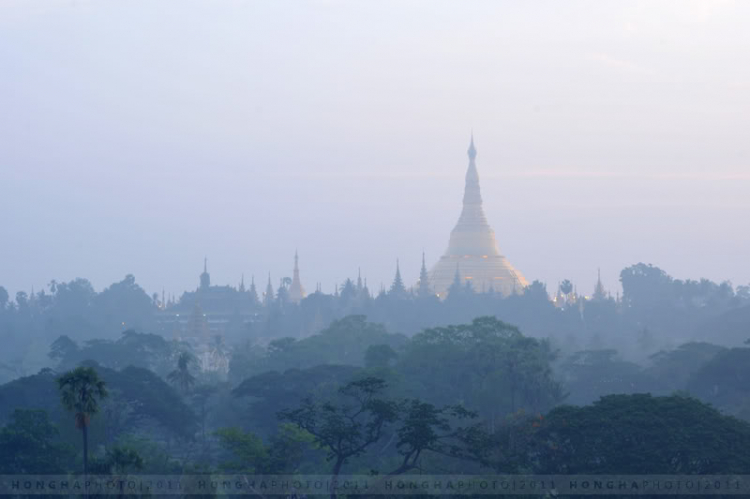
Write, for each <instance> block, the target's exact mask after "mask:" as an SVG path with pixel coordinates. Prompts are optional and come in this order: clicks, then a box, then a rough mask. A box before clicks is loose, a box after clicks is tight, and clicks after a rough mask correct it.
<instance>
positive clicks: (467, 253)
mask: <svg viewBox="0 0 750 499" xmlns="http://www.w3.org/2000/svg"><path fill="white" fill-rule="evenodd" d="M468 154H469V169H468V170H467V171H466V186H465V188H464V200H463V210H462V211H461V216H460V217H459V219H458V223H457V224H456V226H455V227H454V228H453V231H451V237H450V240H449V242H448V250H447V251H446V252H445V254H444V255H443V256H442V257H441V258H440V260H438V262H437V263H436V264H435V266H434V267H433V268H432V270H431V271H430V284H431V285H432V288H433V289H434V291H435V293H436V294H437V295H438V296H439V297H440V298H445V297H446V296H447V294H448V289H449V288H450V286H451V284H453V283H454V281H455V279H456V274H457V273H458V276H459V278H460V279H461V281H462V282H463V283H469V284H470V285H471V287H472V289H473V290H474V291H475V292H477V293H479V292H489V291H494V292H497V293H502V294H503V295H504V296H508V295H511V294H514V293H521V292H522V291H523V288H524V287H526V286H527V285H528V282H526V278H525V277H524V276H523V275H522V274H521V272H519V271H518V270H516V269H515V268H514V267H513V265H511V264H510V262H509V261H508V260H507V258H505V256H503V255H502V254H501V253H500V250H499V249H498V246H497V242H496V241H495V231H493V230H492V227H490V225H489V223H487V217H485V215H484V209H483V208H482V194H481V192H480V189H479V174H478V173H477V166H476V162H475V160H476V157H477V151H476V149H475V148H474V136H473V135H472V137H471V144H470V145H469V150H468Z"/></svg>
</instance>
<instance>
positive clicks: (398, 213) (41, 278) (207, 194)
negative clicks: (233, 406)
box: [0, 0, 750, 294]
mask: <svg viewBox="0 0 750 499" xmlns="http://www.w3.org/2000/svg"><path fill="white" fill-rule="evenodd" d="M748 22H750V2H747V1H745V2H743V1H735V2H733V1H713V2H711V1H691V0H677V1H671V2H666V1H658V0H645V1H620V2H615V1H611V2H601V1H598V0H595V1H590V2H577V1H567V2H557V1H555V2H553V1H548V2H541V1H513V2H502V1H466V0H460V1H458V0H457V1H452V2H440V1H434V0H429V1H419V2H418V1H404V0H398V1H393V2H389V1H384V0H377V1H351V2H345V1H335V0H325V1H323V0H319V1H307V2H302V1H297V2H285V1H279V0H272V1H271V0H269V1H253V2H250V1H245V2H243V1H236V0H232V1H230V0H223V1H208V0H206V1H202V2H198V1H187V0H180V1H158V2H154V1H150V0H149V1H141V2H138V1H84V0H66V1H53V0H45V1H34V0H2V1H0V210H1V211H2V215H3V216H2V221H1V222H0V285H2V286H5V287H6V288H7V289H8V290H9V291H10V292H11V293H13V294H15V292H16V291H19V290H25V291H29V290H30V288H31V287H32V286H34V287H35V288H36V289H37V290H39V289H40V288H42V287H44V286H45V285H46V284H47V283H48V282H49V281H50V280H52V279H56V280H58V281H67V280H70V279H73V278H75V277H86V278H88V279H90V280H91V281H92V283H93V284H94V286H95V288H96V289H97V290H101V289H102V288H103V287H105V286H107V285H109V284H111V283H112V282H114V281H119V280H121V279H122V278H123V277H124V276H125V275H126V274H129V273H132V274H134V275H135V276H136V280H137V281H138V282H139V283H140V284H141V285H142V286H144V288H145V289H146V290H147V291H148V292H149V293H152V292H155V291H159V292H161V289H162V287H164V288H165V289H166V292H167V293H175V294H177V293H181V292H182V291H183V290H184V289H194V288H195V287H196V286H197V285H198V274H199V273H200V271H201V270H202V264H203V258H204V256H207V257H208V259H209V270H210V272H211V276H212V281H213V283H217V284H232V285H236V284H237V283H238V282H239V280H240V276H241V274H242V273H244V274H245V276H246V280H248V281H249V278H250V276H251V275H252V274H254V275H255V278H256V283H257V282H260V283H261V284H265V281H266V279H267V275H268V272H269V271H270V272H271V275H272V278H273V280H274V286H278V279H279V278H280V277H283V276H288V275H291V267H292V262H293V255H294V251H295V248H297V249H298V250H299V254H300V265H301V268H302V279H303V284H304V285H305V286H306V287H307V289H308V290H313V289H314V288H315V283H316V282H321V283H322V286H323V290H324V291H326V292H331V291H332V290H333V286H334V283H337V282H338V283H341V282H342V281H343V280H344V279H345V278H346V277H349V276H352V277H354V276H356V274H357V268H358V267H361V268H362V274H363V276H366V277H368V283H369V285H370V288H371V289H374V290H377V289H378V288H379V286H380V283H381V282H383V283H386V284H389V283H390V280H391V279H392V276H393V272H394V270H395V264H396V259H397V258H398V259H400V261H401V270H402V273H403V275H404V278H405V280H406V281H407V283H412V282H414V281H415V280H416V278H417V277H418V271H419V265H420V258H421V252H422V251H423V250H424V251H425V252H426V255H427V261H428V265H431V264H432V263H434V262H435V261H436V260H437V259H438V258H439V256H440V255H441V254H442V252H443V251H444V250H445V249H446V247H447V243H448V236H449V232H450V230H451V229H452V227H453V225H454V224H455V222H456V220H457V219H458V215H459V212H460V205H461V197H462V193H463V176H464V173H465V169H466V166H467V157H466V148H467V146H468V141H469V135H470V132H471V130H472V129H473V130H474V135H475V139H476V146H477V149H478V157H477V165H478V169H479V174H480V179H481V183H482V190H483V197H484V199H485V210H486V213H487V216H488V218H489V221H490V224H491V225H492V226H493V228H494V229H495V232H496V234H497V237H498V243H499V245H500V249H501V251H502V252H503V253H504V254H505V255H506V256H507V257H508V258H509V260H510V261H511V262H512V263H513V264H514V265H515V266H516V267H517V268H518V269H520V270H521V271H522V272H523V273H524V274H525V275H526V277H527V278H528V280H529V281H532V280H535V279H539V280H541V281H544V282H546V283H547V284H548V288H549V290H550V291H553V290H554V289H555V287H556V285H557V282H558V281H560V280H562V279H564V278H570V279H571V280H572V281H573V282H574V283H575V284H576V285H577V286H578V290H579V291H582V292H587V293H590V292H591V291H592V289H593V286H594V283H595V281H596V269H597V267H601V269H602V278H603V280H604V284H605V286H606V287H608V288H610V289H612V291H613V292H614V291H615V290H617V289H618V288H619V286H618V283H617V279H618V274H619V271H620V270H621V269H622V268H623V267H625V266H628V265H631V264H634V263H637V262H641V261H642V262H646V263H653V264H655V265H658V266H660V267H662V268H664V269H665V270H667V271H668V272H669V273H670V274H672V275H674V276H675V277H679V278H696V279H697V278H700V277H707V278H710V279H712V280H716V281H722V280H726V279H729V280H731V281H732V282H733V283H734V284H735V285H737V284H747V283H748V282H750V264H748V256H749V255H750V221H749V220H750V218H749V217H748V210H749V209H750V196H749V194H750V167H749V163H750V133H749V132H750V30H748V29H747V26H748Z"/></svg>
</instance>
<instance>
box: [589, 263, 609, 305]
mask: <svg viewBox="0 0 750 499" xmlns="http://www.w3.org/2000/svg"><path fill="white" fill-rule="evenodd" d="M591 299H592V300H595V301H603V300H606V299H607V291H606V290H605V289H604V285H603V284H602V272H601V269H597V270H596V286H595V287H594V294H593V295H592V296H591Z"/></svg>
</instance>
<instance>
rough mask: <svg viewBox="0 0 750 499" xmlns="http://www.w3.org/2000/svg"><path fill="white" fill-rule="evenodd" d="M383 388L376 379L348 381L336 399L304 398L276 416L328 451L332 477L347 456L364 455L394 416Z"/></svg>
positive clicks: (395, 407) (394, 418) (395, 417)
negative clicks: (304, 432) (309, 436)
mask: <svg viewBox="0 0 750 499" xmlns="http://www.w3.org/2000/svg"><path fill="white" fill-rule="evenodd" d="M385 388H386V385H385V382H384V381H383V380H382V379H379V378H364V379H361V380H357V381H352V382H350V383H348V384H347V385H345V386H343V387H342V388H341V389H340V390H339V394H340V395H341V397H340V399H339V400H337V401H324V402H314V401H313V400H312V398H310V397H308V398H306V399H305V400H304V401H303V403H302V406H301V407H299V408H297V409H293V410H286V411H281V412H280V413H279V418H280V419H282V420H285V421H290V422H292V423H294V424H296V425H297V426H299V427H300V428H302V429H304V430H306V431H307V432H309V433H310V434H311V435H313V437H314V438H315V442H316V443H317V444H318V445H319V446H321V447H323V448H325V449H326V450H327V451H328V459H329V460H331V461H333V469H332V472H331V473H332V475H333V478H334V479H336V477H338V475H339V473H340V471H341V467H342V466H343V465H344V463H346V461H347V460H348V459H350V458H353V457H357V456H360V455H362V454H364V452H365V451H366V450H367V448H368V447H369V446H371V445H372V444H374V443H376V442H377V441H378V440H380V438H381V436H382V435H383V431H384V429H385V428H386V427H387V426H388V425H389V424H391V423H393V422H394V421H395V420H396V419H397V416H398V406H397V404H395V403H394V402H391V401H388V400H385V399H384V398H382V395H383V391H384V390H385ZM331 497H336V494H335V493H332V494H331Z"/></svg>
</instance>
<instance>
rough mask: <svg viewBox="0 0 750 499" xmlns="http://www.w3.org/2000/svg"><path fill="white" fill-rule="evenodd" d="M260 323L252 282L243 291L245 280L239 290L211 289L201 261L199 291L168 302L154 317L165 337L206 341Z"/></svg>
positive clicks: (220, 287) (231, 288)
mask: <svg viewBox="0 0 750 499" xmlns="http://www.w3.org/2000/svg"><path fill="white" fill-rule="evenodd" d="M258 320H259V314H258V295H257V292H256V290H255V280H254V279H253V281H252V283H251V285H250V289H249V290H245V285H244V278H243V279H242V281H241V282H240V286H239V289H238V288H234V287H232V286H215V285H214V286H212V285H211V275H210V274H209V273H208V260H207V259H204V261H203V272H202V273H201V275H200V280H199V284H198V288H197V289H196V290H195V291H185V292H184V293H183V294H182V296H181V297H180V299H179V300H178V301H176V302H175V301H173V300H170V302H169V303H168V304H166V305H165V306H164V307H163V308H161V309H160V311H159V312H158V314H157V321H158V323H159V324H160V326H161V329H162V332H163V333H164V334H165V335H171V336H173V337H176V338H193V339H196V340H198V341H208V340H209V339H210V338H211V337H212V336H215V335H217V334H218V335H223V334H227V333H230V332H232V329H244V328H245V326H246V324H248V323H251V322H256V321H258Z"/></svg>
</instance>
